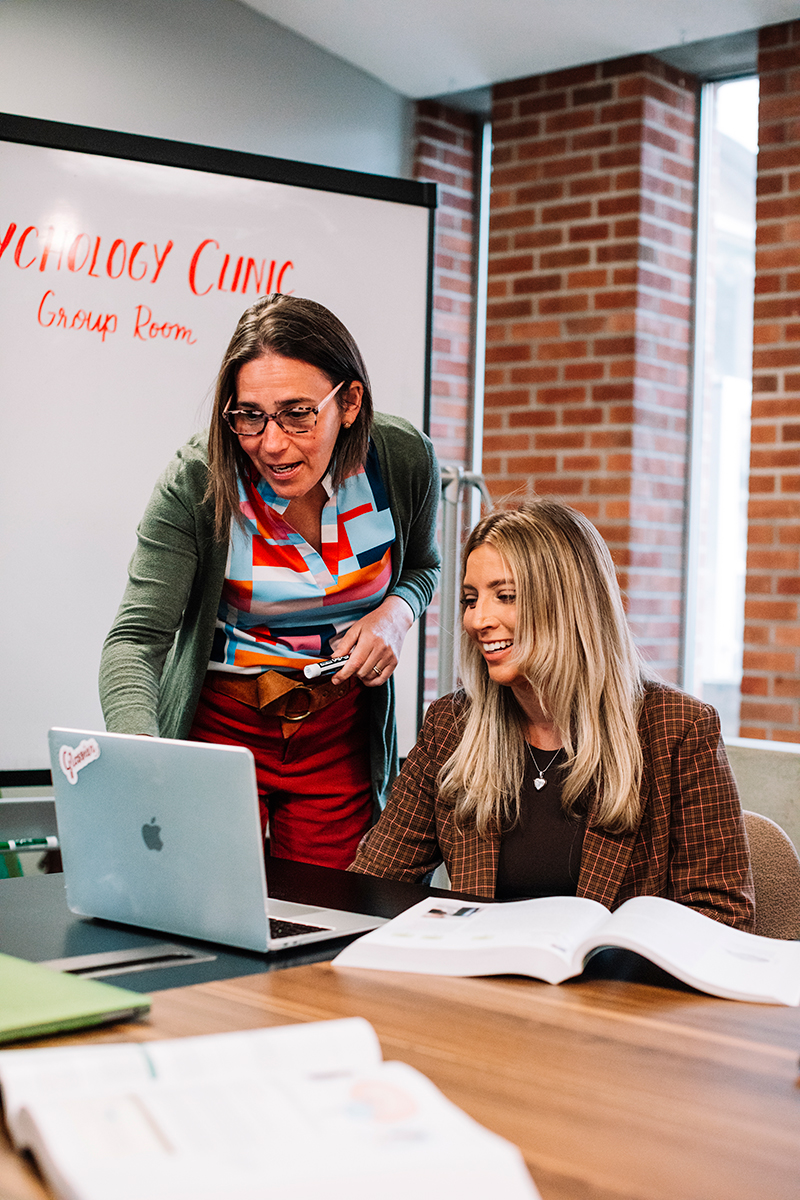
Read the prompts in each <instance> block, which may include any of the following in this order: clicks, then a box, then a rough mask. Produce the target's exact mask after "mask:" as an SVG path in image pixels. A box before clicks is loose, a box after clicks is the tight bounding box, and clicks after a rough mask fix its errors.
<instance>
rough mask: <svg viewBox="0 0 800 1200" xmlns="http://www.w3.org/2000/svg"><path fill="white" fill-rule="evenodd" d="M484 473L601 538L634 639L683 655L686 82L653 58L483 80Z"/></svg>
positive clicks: (671, 668)
mask: <svg viewBox="0 0 800 1200" xmlns="http://www.w3.org/2000/svg"><path fill="white" fill-rule="evenodd" d="M494 96H495V103H494V113H493V122H494V150H493V175H492V181H493V190H492V213H491V241H490V258H489V272H490V275H489V315H488V322H487V370H486V399H485V402H486V420H485V440H484V473H485V474H486V476H487V482H488V484H489V487H490V490H491V491H492V494H493V496H494V498H495V499H496V500H500V499H503V498H504V497H507V496H509V494H510V493H512V492H513V493H515V494H516V495H517V496H521V495H528V494H532V493H537V494H557V495H559V496H561V497H563V498H564V499H565V500H567V501H568V502H569V503H570V504H574V505H575V507H577V508H579V509H581V510H582V511H583V512H585V513H586V514H587V515H588V516H589V517H590V518H591V519H592V520H593V521H595V523H596V524H597V525H598V527H599V528H600V530H601V532H602V533H603V535H604V536H605V538H606V540H607V541H608V543H609V546H610V547H611V551H612V554H613V556H614V559H615V562H616V565H617V568H618V571H619V574H620V581H621V583H622V586H623V589H624V590H625V592H626V597H627V604H628V612H629V616H630V619H631V624H632V627H633V629H634V633H635V635H636V638H637V641H638V644H639V645H640V647H641V648H642V649H643V651H644V653H645V655H646V656H647V658H648V659H649V660H650V661H651V662H652V663H653V664H654V665H655V666H656V667H657V668H658V669H659V670H660V671H661V672H662V673H663V675H664V676H665V677H666V678H669V679H673V680H674V679H677V677H678V665H679V661H680V632H681V628H680V627H681V594H682V585H683V578H682V561H683V538H684V500H685V487H686V475H687V408H688V385H689V380H688V366H689V335H690V318H691V312H690V301H691V269H692V249H693V246H692V221H693V217H692V210H693V204H694V154H695V147H694V119H695V105H696V85H695V81H694V80H693V79H692V78H691V77H684V76H682V75H680V74H679V73H678V72H676V71H674V70H673V69H672V68H670V67H667V66H665V65H664V64H662V63H660V62H658V61H656V60H655V59H652V58H649V57H647V56H637V57H635V58H632V59H625V60H618V61H615V62H607V63H599V64H594V65H590V66H586V67H580V68H576V69H572V70H568V71H559V72H555V73H551V74H548V75H543V76H537V77H533V78H529V79H522V80H515V81H512V82H510V83H504V84H501V85H499V86H497V87H496V88H495V89H494Z"/></svg>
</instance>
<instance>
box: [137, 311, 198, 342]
mask: <svg viewBox="0 0 800 1200" xmlns="http://www.w3.org/2000/svg"><path fill="white" fill-rule="evenodd" d="M133 336H134V337H135V338H139V339H140V340H141V341H143V342H146V341H148V340H149V339H150V338H157V337H162V338H171V339H172V341H174V342H186V344H187V346H194V344H195V343H196V341H197V338H196V337H193V336H192V331H191V329H187V328H186V326H185V325H175V324H172V323H171V322H170V321H162V322H161V323H160V324H159V322H158V321H154V320H153V314H152V312H151V311H150V309H149V308H148V307H147V305H146V304H137V305H136V316H135V317H134V321H133Z"/></svg>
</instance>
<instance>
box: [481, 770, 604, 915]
mask: <svg viewBox="0 0 800 1200" xmlns="http://www.w3.org/2000/svg"><path fill="white" fill-rule="evenodd" d="M530 749H531V751H532V752H533V756H534V758H535V759H536V762H537V763H538V766H539V767H540V768H542V769H543V771H544V778H545V780H546V783H545V786H544V787H541V788H536V787H535V786H534V780H535V779H536V778H537V777H538V775H539V771H538V770H537V769H536V767H535V766H534V764H533V761H532V759H531V756H530V754H528V756H527V757H528V761H527V763H526V766H525V778H524V780H523V783H522V790H521V792H520V797H519V820H518V821H516V822H514V824H513V825H510V826H509V827H508V828H507V829H505V830H504V831H503V835H502V838H501V841H500V856H499V860H498V863H497V883H496V885H495V896H496V897H497V898H498V899H500V900H521V899H523V898H527V897H532V896H574V895H575V894H576V892H577V888H578V873H579V871H580V866H581V853H582V850H583V835H584V832H585V830H586V817H585V814H582V815H581V816H579V817H572V816H567V815H566V814H565V813H564V810H563V809H562V807H561V783H562V777H563V764H564V762H565V760H566V757H567V752H566V750H559V751H558V753H557V754H556V757H555V758H553V751H552V750H540V749H537V747H536V746H531V747H530ZM551 759H553V763H552V766H550V767H548V766H547V764H548V763H549V762H550V760H551Z"/></svg>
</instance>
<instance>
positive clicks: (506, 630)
mask: <svg viewBox="0 0 800 1200" xmlns="http://www.w3.org/2000/svg"><path fill="white" fill-rule="evenodd" d="M461 598H462V607H463V613H464V617H463V620H464V629H465V630H466V632H467V633H468V634H469V636H470V637H471V638H472V640H473V641H474V642H475V643H476V644H477V646H478V647H479V649H480V651H481V654H482V655H483V660H484V662H485V663H486V668H487V670H488V672H489V676H490V678H492V679H493V680H494V681H495V683H500V684H503V685H504V686H505V687H514V688H523V689H525V690H528V689H529V684H528V681H527V680H526V679H525V677H524V676H523V675H521V674H520V672H519V668H518V666H517V661H516V655H515V650H514V630H515V628H516V624H517V591H516V584H515V582H514V578H513V576H512V574H511V571H510V569H509V567H508V565H507V564H506V563H505V562H504V560H503V558H502V557H501V555H500V554H499V553H498V552H497V550H495V548H494V546H491V545H489V543H488V542H484V543H483V545H481V546H477V547H476V548H475V549H474V550H473V551H472V553H471V554H470V556H469V558H468V559H467V567H466V571H465V572H464V582H463V584H462V586H461Z"/></svg>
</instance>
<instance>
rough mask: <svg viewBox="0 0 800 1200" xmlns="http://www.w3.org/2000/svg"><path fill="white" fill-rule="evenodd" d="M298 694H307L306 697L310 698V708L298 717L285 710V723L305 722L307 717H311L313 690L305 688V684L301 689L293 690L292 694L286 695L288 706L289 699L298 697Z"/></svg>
mask: <svg viewBox="0 0 800 1200" xmlns="http://www.w3.org/2000/svg"><path fill="white" fill-rule="evenodd" d="M298 692H305V693H306V696H307V697H308V708H307V709H306V711H305V712H304V713H299V714H298V715H297V716H293V715H291V714H290V713H289V712H287V711H286V710H284V713H283V720H284V721H305V719H306V717H310V716H311V699H312V693H311V688H309V687H305V686H304V685H303V684H301V685H300V687H296V688H292V690H291V691H290V692H287V693H286V703H287V705H288V703H289V697H290V696H296V695H297V693H298Z"/></svg>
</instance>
